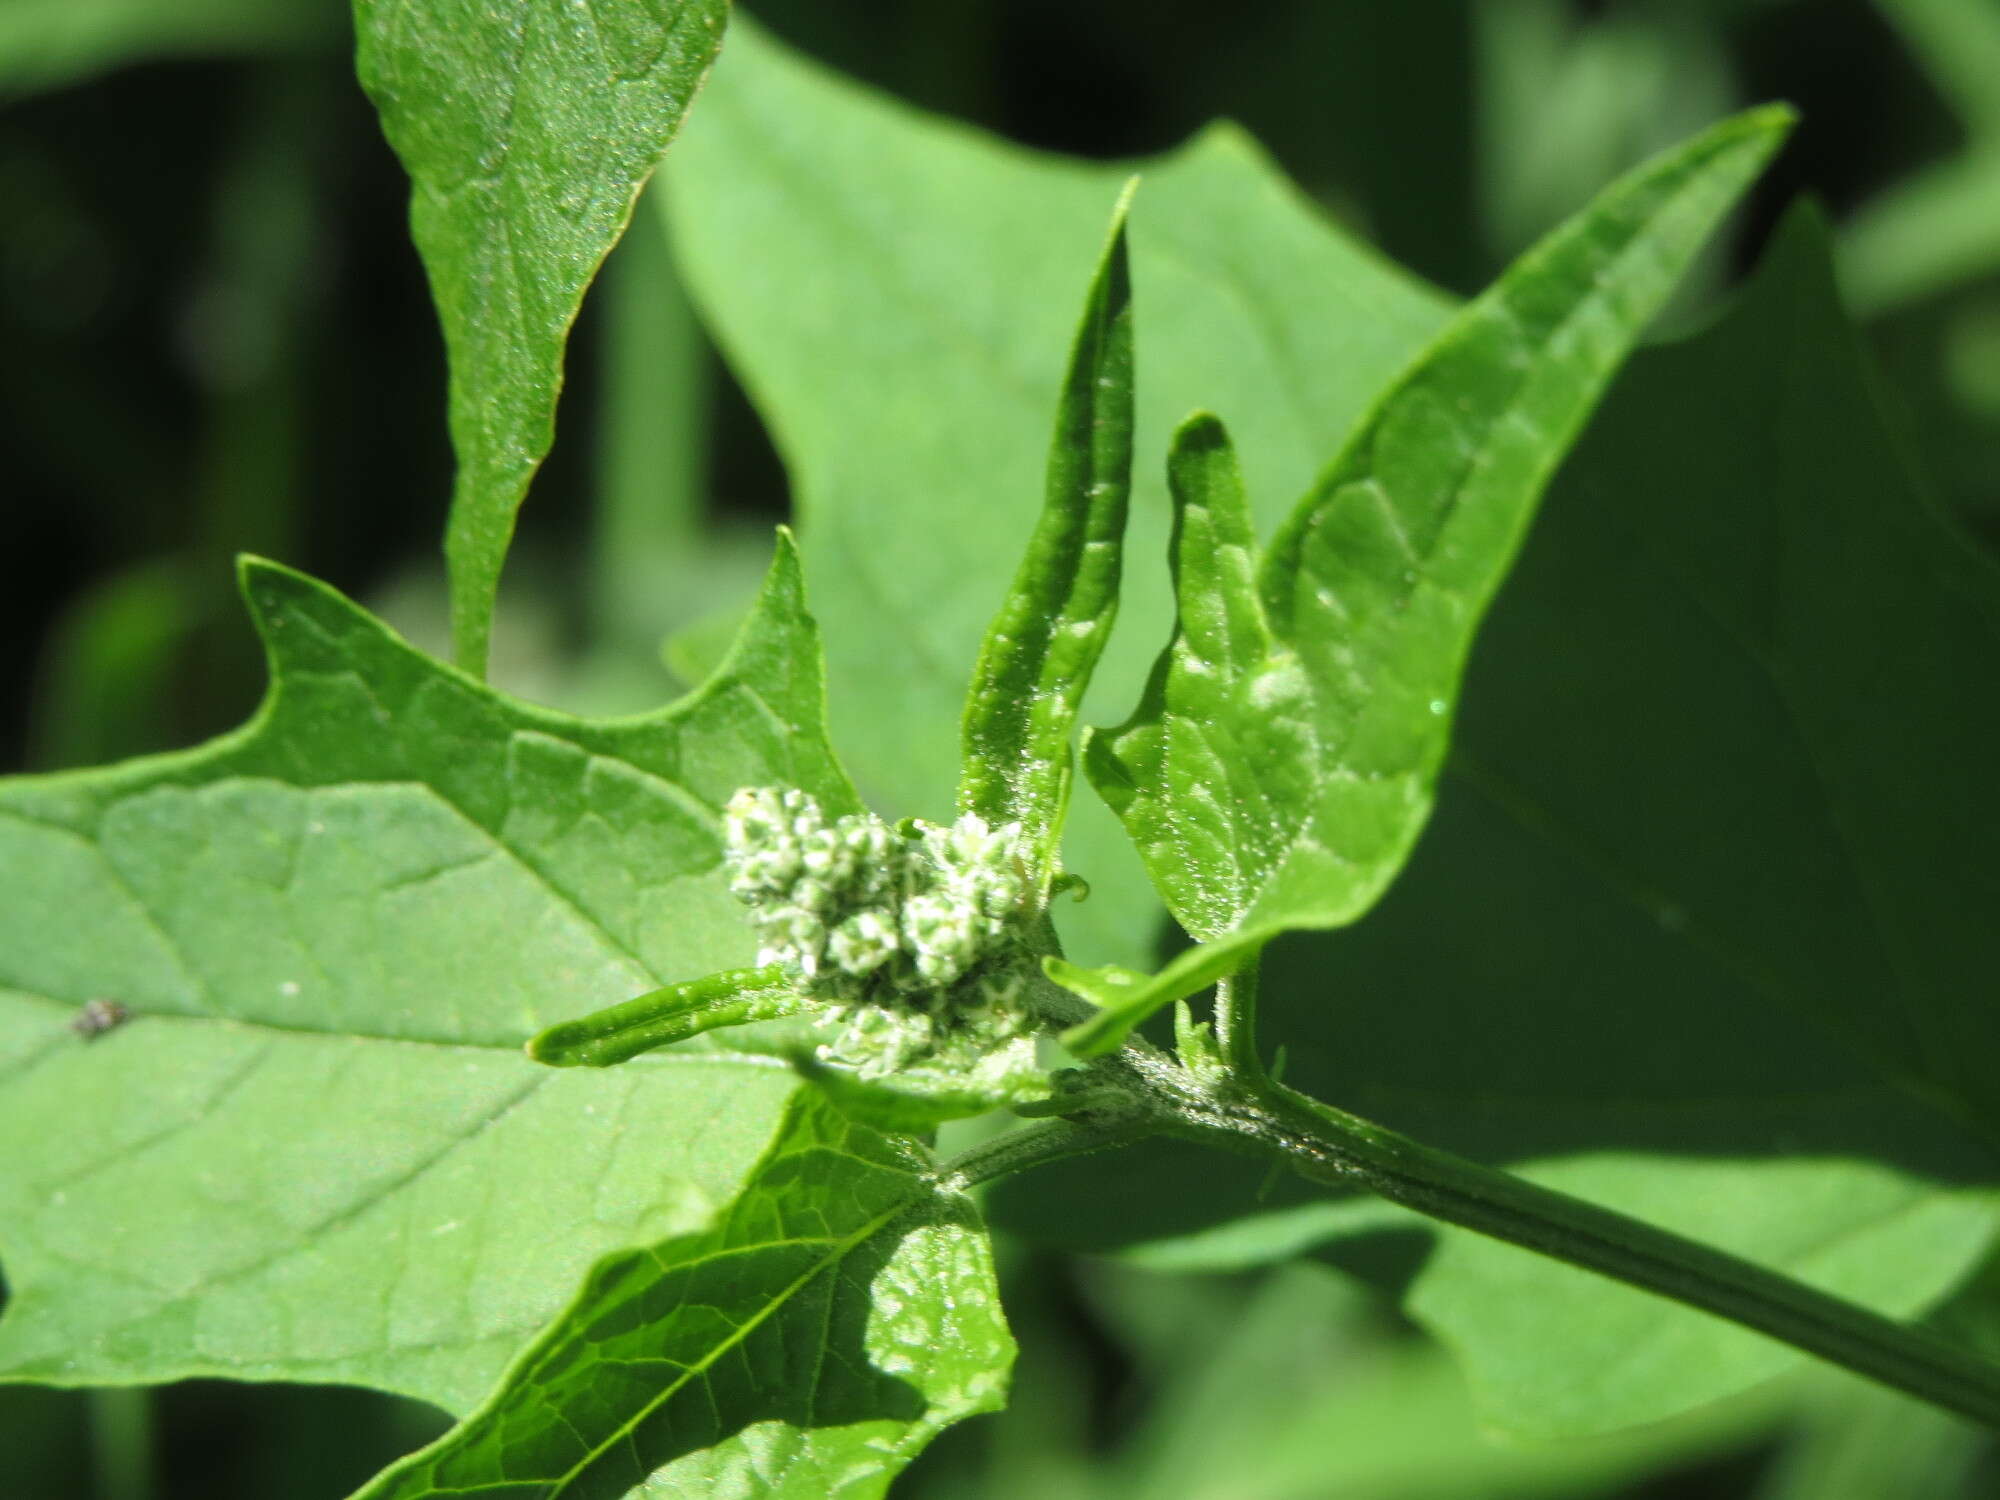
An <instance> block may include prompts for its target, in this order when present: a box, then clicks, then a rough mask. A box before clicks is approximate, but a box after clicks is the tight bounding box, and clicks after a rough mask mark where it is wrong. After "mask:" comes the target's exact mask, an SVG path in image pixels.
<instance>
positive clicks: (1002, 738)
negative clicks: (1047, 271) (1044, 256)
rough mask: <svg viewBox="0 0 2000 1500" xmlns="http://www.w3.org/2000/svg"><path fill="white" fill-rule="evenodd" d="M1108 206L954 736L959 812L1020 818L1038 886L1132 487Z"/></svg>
mask: <svg viewBox="0 0 2000 1500" xmlns="http://www.w3.org/2000/svg"><path fill="white" fill-rule="evenodd" d="M1135 186H1137V184H1136V182H1134V183H1128V184H1127V185H1126V188H1125V191H1124V192H1123V193H1122V194H1121V195H1120V196H1119V199H1118V206H1117V207H1116V208H1115V209H1114V210H1113V211H1112V216H1111V237H1110V241H1109V243H1108V244H1107V245H1106V246H1105V249H1104V255H1103V257H1102V259H1101V260H1100V261H1099V263H1098V267H1097V273H1096V275H1095V276H1093V277H1092V279H1091V284H1090V293H1089V296H1088V297H1087V298H1086V299H1085V303H1084V310H1083V319H1082V323H1081V325H1080V326H1079V327H1078V329H1077V333H1076V342H1075V344H1074V345H1073V346H1072V348H1071V351H1070V363H1069V372H1068V374H1067V375H1066V376H1065V377H1064V379H1063V386H1062V393H1061V395H1060V396H1059V397H1058V398H1057V401H1056V430H1055V436H1054V438H1053V440H1052V441H1051V442H1050V445H1049V469H1048V481H1047V486H1046V498H1045V499H1044V501H1043V505H1042V513H1041V516H1040V518H1039V519H1038V520H1037V522H1036V524H1035V531H1034V535H1033V536H1032V537H1031V538H1030V540H1029V542H1028V553H1027V556H1026V557H1024V558H1023V559H1022V560H1021V566H1020V569H1019V571H1018V572H1017V573H1016V574H1015V575H1014V582H1013V586H1012V587H1011V588H1010V589H1009V590H1008V593H1007V597H1006V599H1005V601H1004V602H1003V603H1002V604H1001V606H1000V612H999V614H998V615H997V616H995V617H994V620H993V623H992V624H991V625H990V626H989V627H987V632H986V638H985V640H984V642H982V644H981V646H980V649H979V657H978V660H977V661H976V662H975V664H974V666H973V669H972V682H971V684H970V686H969V688H968V690H967V693H966V702H965V718H964V724H963V728H962V730H961V739H962V741H963V747H964V748H963V751H962V768H961V770H960V772H959V789H958V809H959V811H960V812H961V813H975V814H977V815H979V816H980V817H983V818H984V819H985V820H986V821H987V822H988V823H990V824H992V825H993V826H995V827H999V826H1001V825H1003V824H1007V823H1019V824H1021V826H1022V828H1023V830H1024V831H1025V832H1026V834H1027V837H1028V839H1029V841H1030V847H1031V848H1032V849H1033V851H1034V859H1035V864H1036V870H1035V874H1036V877H1037V881H1038V884H1039V885H1040V886H1041V887H1042V889H1044V890H1046V889H1047V886H1048V884H1049V882H1050V881H1051V880H1052V879H1053V878H1054V876H1055V874H1056V869H1057V866H1058V864H1059V861H1060V854H1059V845H1060V843H1061V838H1062V827H1063V820H1064V814H1065V812H1066V811H1067V809H1068V805H1069V792H1070V778H1071V776H1072V775H1073V774H1074V768H1075V760H1074V755H1073V753H1072V751H1071V748H1070V740H1071V736H1072V735H1073V734H1074V733H1075V731H1076V714H1077V708H1078V706H1079V705H1080V704H1081V703H1082V701H1083V693H1084V689H1085V688H1086V687H1088V686H1089V685H1090V675H1091V673H1092V671H1093V670H1094V669H1095V668H1096V666H1097V659H1098V657H1099V656H1101V655H1102V654H1103V651H1104V644H1105V640H1106V638H1107V637H1108V636H1109V635H1110V633H1111V622H1112V620H1113V618H1114V617H1115V616H1116V614H1117V612H1118V584H1119V573H1120V562H1121V558H1122V556H1123V549H1124V543H1125V510H1126V503H1127V500H1128V498H1129V497H1130V494H1131V489H1132V279H1131V270H1130V267H1129V266H1128V264H1127V258H1126V251H1125V218H1126V213H1127V210H1128V208H1129V206H1130V204H1131V200H1132V190H1133V188H1134V187H1135Z"/></svg>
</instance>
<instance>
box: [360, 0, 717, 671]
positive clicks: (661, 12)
mask: <svg viewBox="0 0 2000 1500" xmlns="http://www.w3.org/2000/svg"><path fill="white" fill-rule="evenodd" d="M728 9H729V7H728V0H667V3H665V4H654V3H645V0H593V3H592V4H589V5H565V4H556V3H552V0H502V3H491V0H445V3H440V0H354V21H355V30H356V32H357V33H358V41H359V46H358V49H357V50H358V56H357V64H358V67H359V69H360V73H361V81H362V84H363V85H364V86H365V87H366V88H367V90H368V94H369V97H370V98H371V99H373V100H374V101H375V107H376V109H377V110H379V111H380V112H381V116H382V128H383V130H384V131H385V132H386V133H387V135H388V137H389V141H390V144H391V145H393V146H394V147H395V148H396V154H397V155H398V156H400V157H401V158H402V161H403V166H404V168H405V169H406V170H407V171H408V172H409V174H410V180H411V184H412V194H411V201H410V228H411V232H412V234H413V235H414V236H415V238H416V242H417V249H418V250H419V251H420V252H421V253H422V255H423V258H424V267H425V269H426V270H427V271H428V272H429V273H430V282H431V295H432V297H433V299H434V300H435V301H436V302H437V306H438V317H439V319H440V321H441V322H442V323H443V325H444V337H445V349H446V353H447V355H448V357H449V364H450V370H451V435H452V444H453V446H454V447H455V448H456V450H457V453H458V480H457V485H456V488H455V491H454V493H453V497H452V507H451V524H450V528H449V530H448V532H447V535H446V538H445V553H446V557H447V558H448V560H449V561H450V564H451V619H452V636H453V642H454V646H455V649H456V651H457V656H458V660H459V662H460V663H461V664H462V665H463V666H465V667H467V668H468V669H470V670H471V671H473V672H474V673H480V672H483V671H484V670H485V665H486V644H487V636H488V632H489V630H490V628H491V621H492V614H493V596H494V592H495V590H496V589H497V588H498V586H499V580H500V565H501V563H502V561H503V560H504V559H505V558H506V555H507V545H508V543H509V541H511V540H512V538H513V535H514V514H515V512H516V511H517V510H518V509H519V508H520V504H521V501H522V500H523V498H525V496H526V495H527V492H528V484H529V481H530V480H532V479H533V478H534V474H535V470H536V469H537V468H538V467H540V465H541V462H542V459H543V457H544V456H545V455H546V454H547V453H548V450H549V444H550V443H551V442H552V441H553V439H554V436H555V415H556V397H557V394H558V393H559V392H560V390H561V389H562V355H563V345H564V343H565V342H566V341H567V339H568V337H569V329H570V324H571V323H573V322H574V321H575V319H576V314H577V309H578V308H579V307H580V306H581V305H582V302H583V293H584V290H585V288H586V287H588V286H589V284H590V279H591V277H593V276H594V275H596V274H597V268H598V266H599V264H600V263H601V262H602V261H603V259H604V257H605V255H606V254H607V253H608V252H609V251H610V249H611V247H612V245H613V244H614V243H615V242H616V241H617V239H618V236H619V234H620V233H621V232H622V231H623V230H624V228H625V224H626V221H627V220H628V219H630V218H631V215H632V204H633V200H634V199H635V198H637V196H638V194H639V189H640V187H641V186H642V185H643V184H644V183H645V181H646V178H647V177H648V176H649V175H651V173H652V170H653V166H654V163H655V162H657V161H658V160H659V157H660V154H661V152H663V151H664V150H666V147H667V143H668V142H669V141H671V140H672V139H673V136H674V132H675V131H676V130H678V129H679V128H680V123H681V117H682V116H683V115H684V114H685V113H686V112H687V108H688V105H689V103H690V101H692V99H693V98H694V94H695V91H696V90H697V89H698V88H700V86H701V81H702V77H703V75H705V74H706V73H707V71H708V67H709V64H710V63H711V62H713V61H714V59H715V54H716V49H717V48H718V47H720V46H721V44H722V27H723V22H724V21H725V20H726V19H727V16H728Z"/></svg>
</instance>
